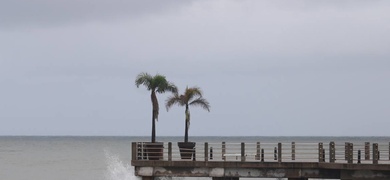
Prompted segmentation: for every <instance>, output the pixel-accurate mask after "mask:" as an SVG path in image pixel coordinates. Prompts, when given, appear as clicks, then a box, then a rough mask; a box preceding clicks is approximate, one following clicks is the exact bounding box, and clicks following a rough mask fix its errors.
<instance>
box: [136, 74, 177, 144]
mask: <svg viewBox="0 0 390 180" xmlns="http://www.w3.org/2000/svg"><path fill="white" fill-rule="evenodd" d="M135 85H136V86H137V88H138V87H139V86H140V85H144V86H145V87H146V88H147V89H148V90H149V91H151V95H150V96H151V100H152V107H153V111H152V142H153V143H154V142H156V122H155V121H157V120H158V112H159V106H158V101H157V96H156V93H164V92H166V91H170V92H173V93H177V87H176V86H175V85H174V84H173V83H171V82H169V81H167V79H166V78H165V76H163V75H160V74H156V75H155V76H151V75H150V74H148V73H144V72H143V73H140V74H138V76H137V77H136V78H135Z"/></svg>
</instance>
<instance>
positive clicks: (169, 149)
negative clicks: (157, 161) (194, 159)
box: [168, 142, 172, 161]
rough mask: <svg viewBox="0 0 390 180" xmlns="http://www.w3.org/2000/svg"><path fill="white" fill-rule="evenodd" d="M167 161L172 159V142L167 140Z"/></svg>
mask: <svg viewBox="0 0 390 180" xmlns="http://www.w3.org/2000/svg"><path fill="white" fill-rule="evenodd" d="M168 161H172V142H168Z"/></svg>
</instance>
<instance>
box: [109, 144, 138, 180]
mask: <svg viewBox="0 0 390 180" xmlns="http://www.w3.org/2000/svg"><path fill="white" fill-rule="evenodd" d="M105 154H106V161H107V171H106V174H105V175H106V180H141V178H140V177H137V176H135V175H134V167H133V166H131V165H129V164H127V163H123V162H122V161H121V160H120V159H119V157H118V156H117V155H112V154H111V153H109V152H107V151H106V152H105Z"/></svg>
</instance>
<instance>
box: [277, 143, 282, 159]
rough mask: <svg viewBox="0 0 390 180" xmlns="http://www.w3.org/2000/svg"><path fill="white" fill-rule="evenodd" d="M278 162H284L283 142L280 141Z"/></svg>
mask: <svg viewBox="0 0 390 180" xmlns="http://www.w3.org/2000/svg"><path fill="white" fill-rule="evenodd" d="M278 162H282V143H278Z"/></svg>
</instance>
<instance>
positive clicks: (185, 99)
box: [165, 87, 210, 142]
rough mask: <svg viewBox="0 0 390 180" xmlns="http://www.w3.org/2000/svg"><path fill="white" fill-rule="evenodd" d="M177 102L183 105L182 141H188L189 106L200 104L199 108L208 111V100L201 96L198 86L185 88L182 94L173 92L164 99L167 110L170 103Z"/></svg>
mask: <svg viewBox="0 0 390 180" xmlns="http://www.w3.org/2000/svg"><path fill="white" fill-rule="evenodd" d="M174 104H177V105H179V106H185V108H186V110H185V117H186V119H185V134H184V142H188V129H189V127H190V110H189V106H200V107H201V108H203V109H205V110H207V111H209V112H210V104H209V102H208V101H207V100H206V99H204V98H203V95H202V91H201V90H200V88H199V87H192V88H188V87H187V88H186V90H185V92H184V94H182V95H179V94H178V93H174V94H173V95H172V96H170V97H168V99H167V100H166V104H165V107H166V108H167V111H168V110H169V108H170V107H172V105H174Z"/></svg>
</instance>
